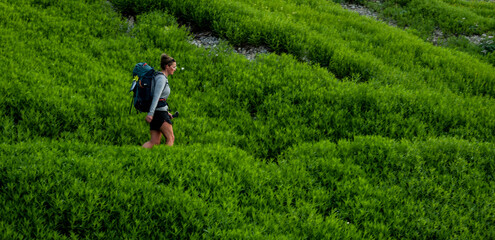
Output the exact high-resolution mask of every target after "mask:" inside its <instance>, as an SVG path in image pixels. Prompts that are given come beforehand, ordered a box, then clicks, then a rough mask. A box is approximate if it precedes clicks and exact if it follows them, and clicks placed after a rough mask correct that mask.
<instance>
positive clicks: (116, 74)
mask: <svg viewBox="0 0 495 240" xmlns="http://www.w3.org/2000/svg"><path fill="white" fill-rule="evenodd" d="M112 2H113V1H112ZM121 2H124V1H121ZM253 2H256V3H259V2H260V1H253ZM163 3H164V2H162V1H144V2H143V4H144V5H139V6H150V5H147V4H158V5H153V7H154V8H155V9H163V8H164V7H165V5H160V4H163ZM194 3H196V4H198V6H209V7H210V8H194V6H192V5H194ZM215 3H218V2H214V1H192V0H191V1H184V2H183V4H180V3H179V2H176V1H174V3H173V4H175V5H173V6H174V7H173V8H171V9H169V11H170V13H171V14H174V15H175V16H177V17H179V18H184V17H185V16H192V17H193V18H194V19H200V20H198V21H201V22H202V23H203V24H206V25H208V24H217V25H218V27H219V28H218V29H221V30H222V31H223V30H225V31H226V34H231V35H229V36H231V37H232V38H238V37H239V38H238V39H242V37H246V36H248V35H249V34H248V35H243V34H245V32H238V30H237V29H236V28H234V27H235V24H233V25H226V24H228V22H226V23H222V22H211V19H214V17H215V14H221V12H216V10H219V9H220V10H222V11H224V10H229V11H230V12H233V13H237V12H236V11H237V10H236V8H237V7H239V6H241V7H243V6H250V7H249V8H247V9H245V10H244V13H246V14H253V16H257V14H260V13H264V12H263V11H260V10H259V9H261V8H262V6H258V5H256V6H255V5H253V4H251V5H250V4H248V2H247V1H242V2H241V1H239V2H231V3H232V5H225V6H223V7H221V8H218V9H217V8H216V6H217V5H215ZM263 3H264V2H263ZM320 3H321V1H319V0H314V1H291V2H289V3H287V5H282V2H280V1H273V2H266V3H264V4H265V5H264V6H263V8H265V9H270V10H269V11H270V12H273V15H268V17H267V19H269V20H270V21H273V22H274V23H283V25H286V26H285V27H284V28H280V29H278V28H277V26H278V25H276V24H273V25H269V26H268V27H269V28H270V29H272V30H274V31H275V30H276V31H275V34H272V35H270V34H266V33H263V32H262V31H259V32H257V34H256V35H251V36H248V38H249V40H248V41H252V42H253V43H263V41H268V42H271V43H273V46H275V45H277V44H278V46H279V47H280V49H283V48H284V47H285V46H289V47H290V49H291V51H293V52H291V53H293V54H294V55H296V56H294V55H291V54H281V55H276V54H267V55H263V56H258V57H257V58H256V60H253V61H250V60H247V59H245V58H244V57H243V56H241V55H238V54H234V53H233V52H232V51H231V50H232V47H231V46H229V45H228V44H226V43H225V42H224V43H222V44H220V46H219V47H217V48H213V49H202V48H196V47H195V46H193V45H191V44H189V43H188V40H189V39H190V38H191V36H190V35H189V33H188V32H187V29H185V28H183V27H179V26H178V24H177V21H176V17H174V16H172V15H171V14H168V13H166V12H162V11H152V12H147V13H144V14H139V15H137V16H136V19H135V20H136V21H135V23H134V25H133V26H132V27H131V26H129V25H128V23H129V21H128V20H125V19H122V17H121V16H120V15H119V14H117V13H116V12H115V11H114V9H113V8H112V7H111V6H112V5H111V4H109V2H107V1H100V0H91V1H90V0H87V1H75V2H74V1H69V0H59V1H40V0H22V1H12V0H7V1H5V2H2V3H0V13H1V14H0V24H1V27H0V40H1V41H2V46H1V48H0V49H1V51H2V53H3V54H0V60H1V61H2V62H3V64H2V65H0V71H1V72H2V73H3V75H2V79H1V80H0V81H1V85H2V88H0V95H2V98H0V114H1V115H0V133H1V134H0V139H1V141H2V144H0V159H1V160H0V234H1V235H0V236H1V237H0V238H3V239H31V238H35V239H36V238H40V239H45V238H48V239H68V238H72V239H79V238H88V239H94V238H104V239H113V238H131V239H132V238H166V239H170V238H171V239H183V238H194V239H198V238H206V239H211V238H219V239H240V238H256V239H300V238H311V239H377V238H378V239H455V238H459V239H466V238H469V239H490V238H493V237H494V229H493V215H494V213H493V209H492V207H491V206H492V205H493V198H492V197H491V196H492V195H493V188H492V185H493V181H494V179H493V171H494V164H493V159H494V158H495V156H494V154H495V153H494V149H495V148H494V146H493V142H494V139H493V137H494V135H495V134H494V129H495V120H494V119H495V116H494V114H495V109H494V107H495V104H493V98H491V97H489V96H474V95H477V94H474V93H476V92H477V91H486V92H489V91H490V90H489V89H491V88H490V87H492V85H490V84H491V82H485V83H484V84H486V86H480V87H479V88H478V89H476V90H470V89H471V88H475V87H474V86H478V85H479V84H480V83H481V82H476V83H473V84H471V83H470V81H473V82H475V81H478V80H480V79H483V78H479V79H478V78H477V79H471V78H469V76H471V75H470V74H471V73H469V72H464V71H463V70H462V71H461V70H459V71H457V70H458V69H459V66H460V65H462V64H466V62H468V61H470V59H469V58H465V55H463V54H459V53H456V52H451V53H447V52H445V51H443V50H437V49H436V48H434V47H432V46H426V45H422V44H420V43H419V42H414V41H416V40H417V39H416V40H414V39H415V38H414V37H411V36H409V35H404V36H406V38H405V39H401V38H397V39H395V40H392V38H391V39H390V41H391V42H392V43H393V44H396V45H397V48H391V49H399V48H401V47H402V46H404V45H403V43H402V42H403V41H407V40H410V39H412V40H413V41H412V42H413V44H412V45H414V43H415V44H417V45H414V47H412V48H410V49H404V51H405V52H406V53H404V54H403V55H400V56H401V57H403V58H407V57H408V56H413V55H414V56H416V55H417V58H414V59H415V60H413V61H422V62H421V64H420V65H414V64H411V62H408V61H404V63H395V62H397V61H399V60H400V59H401V57H398V56H397V55H394V54H392V51H394V50H390V49H389V50H387V51H377V52H380V53H381V54H382V56H381V57H379V58H378V57H373V56H374V54H375V52H373V53H372V51H371V52H364V53H363V52H362V51H361V50H360V49H362V48H365V47H366V46H373V44H378V43H379V42H380V41H381V40H380V39H381V36H382V35H381V34H385V33H384V32H381V31H380V30H379V27H377V25H374V24H370V22H368V21H364V22H363V23H360V22H359V21H351V20H349V19H348V18H349V16H351V17H352V16H354V15H347V14H346V13H344V12H342V11H341V10H339V8H337V7H335V5H332V4H329V5H320ZM125 4H130V5H131V6H132V8H129V9H135V8H136V7H138V4H135V2H133V1H127V2H126V3H125ZM188 4H189V5H188ZM208 4H209V5H208ZM277 4H278V5H277ZM299 5H300V6H301V9H305V11H302V12H300V13H298V14H302V16H298V17H295V16H291V18H290V19H289V18H285V17H284V15H285V14H286V13H287V12H285V11H292V9H291V8H293V7H294V6H299ZM167 7H170V6H167ZM277 8H284V9H285V10H283V9H280V10H281V11H278V10H277V11H275V10H276V9H277ZM318 8H321V9H324V10H325V12H327V13H325V14H323V13H322V14H321V15H318V14H316V15H315V16H320V17H322V18H321V22H322V23H324V22H325V20H328V19H327V17H329V16H332V15H336V16H341V17H342V19H341V20H344V19H347V21H346V22H345V24H343V25H346V24H349V30H348V31H344V30H342V29H339V30H337V29H338V28H329V29H328V30H329V34H331V35H323V34H321V35H318V36H317V37H315V38H314V39H313V40H315V42H314V43H313V44H315V45H314V46H313V45H312V43H311V42H304V43H305V44H307V45H308V46H309V47H311V48H312V52H311V51H307V50H308V49H309V48H306V47H302V46H303V45H301V44H300V43H299V42H298V41H299V40H301V41H303V40H304V38H301V39H298V38H290V37H286V38H278V35H281V34H283V33H284V31H289V32H291V34H292V35H297V33H301V32H302V33H303V35H306V34H307V35H308V36H309V35H311V34H319V33H320V32H322V30H323V29H324V28H322V27H321V25H317V24H315V25H309V24H308V25H305V24H300V25H301V26H300V27H294V28H291V26H295V25H293V23H294V22H300V23H304V16H305V15H306V14H309V15H306V16H312V15H310V13H312V11H313V10H312V9H318ZM195 9H199V10H198V11H196V10H195ZM137 10H139V11H137ZM137 10H136V12H134V13H132V12H130V13H128V14H137V13H138V12H141V11H143V10H142V9H137ZM327 10H328V11H327ZM186 11H190V12H186ZM314 11H316V10H314ZM178 13H181V14H182V15H180V14H178ZM183 13H187V14H190V15H186V14H183ZM209 14H212V16H209ZM291 14H292V13H291ZM196 15H197V16H196ZM262 15H263V14H262ZM295 15H297V14H295ZM228 16H229V17H230V18H232V20H235V21H237V23H239V24H241V23H242V24H244V23H246V22H242V21H239V19H236V16H235V14H230V15H228ZM240 17H242V16H237V18H240ZM294 19H298V20H294ZM332 19H333V18H332ZM265 20H266V19H265ZM336 20H337V19H336ZM181 21H183V19H181ZM247 22H248V23H251V25H252V26H250V24H247V25H239V26H238V27H240V26H250V27H251V28H250V31H252V32H254V31H255V30H256V27H258V25H256V24H257V22H256V21H254V20H253V19H248V20H247ZM343 25H338V26H339V27H342V26H343ZM367 26H369V28H368V27H367ZM222 27H227V28H222ZM343 29H344V28H343ZM391 31H396V30H391ZM353 32H354V33H361V32H366V34H354V33H353ZM395 34H397V36H402V35H401V34H402V33H397V32H393V34H392V35H394V36H396V35H395ZM287 36H288V35H287ZM326 36H334V37H335V39H337V40H335V42H331V41H329V40H328V39H327V40H325V39H326ZM373 37H375V38H373ZM263 39H264V40H263ZM330 39H333V38H330ZM338 39H344V40H345V41H344V40H342V41H341V40H338ZM371 43H372V44H371ZM320 44H321V45H323V46H327V47H325V48H322V49H323V50H321V51H322V52H325V51H327V52H326V53H319V52H318V51H317V47H316V46H319V45H320ZM369 44H370V45H369ZM384 48H385V47H384ZM408 51H409V52H408ZM163 52H166V53H168V54H170V55H171V56H173V57H175V58H176V60H177V65H178V69H179V70H178V71H177V72H176V74H175V75H174V76H171V77H170V85H171V88H172V95H171V97H170V99H169V102H170V105H171V108H172V110H179V111H180V112H181V116H180V118H179V119H176V120H174V130H175V135H176V145H175V146H174V147H172V148H170V147H166V146H156V147H155V148H154V149H153V150H151V151H148V150H144V149H141V148H140V147H139V145H141V144H142V143H143V142H144V141H146V140H148V138H149V136H148V134H149V132H148V126H147V125H146V123H145V122H144V114H135V113H131V114H129V107H130V100H131V96H130V93H129V92H128V89H129V86H130V83H131V74H130V72H131V70H132V67H133V66H134V64H135V63H136V62H140V61H146V62H148V63H150V64H151V65H152V66H155V67H157V66H158V65H159V59H158V57H159V56H160V54H161V53H163ZM282 52H283V51H282ZM287 52H290V51H287ZM299 53H300V54H308V55H310V56H313V57H316V56H318V57H320V58H321V59H322V60H321V61H322V62H324V61H336V60H335V58H332V57H334V56H337V57H339V59H340V60H339V61H336V62H335V64H332V65H328V67H326V68H322V67H321V66H319V64H308V63H307V62H305V61H302V62H301V61H298V60H301V59H300V58H301V56H302V55H298V54H299ZM356 54H358V55H359V57H355V58H351V57H352V56H354V55H356ZM330 55H331V56H332V57H329V56H330ZM444 57H446V58H448V59H451V60H452V61H455V60H457V59H462V61H460V62H461V63H459V64H457V65H456V64H450V63H451V60H445V61H444V60H442V58H444ZM389 58H390V60H385V59H389ZM387 61H388V62H387ZM384 62H385V63H387V64H389V65H381V64H382V63H384ZM449 64H450V65H449ZM363 66H365V67H364V68H363ZM423 66H427V68H423ZM439 66H441V67H442V68H444V69H446V70H445V71H446V72H442V71H434V69H436V68H437V67H439ZM469 66H471V65H469ZM469 66H468V67H466V68H469ZM329 70H330V71H331V72H330V71H329ZM406 70H407V71H409V70H411V72H407V71H406ZM447 70H449V71H450V70H452V71H451V73H450V72H448V71H447ZM472 71H473V72H478V74H480V75H483V76H484V77H487V76H491V75H490V74H491V72H490V71H491V70H490V69H489V68H484V67H483V66H482V67H480V68H474V69H473V70H472ZM332 72H336V74H337V75H338V76H339V77H344V79H338V78H337V77H335V75H334V74H333V73H332ZM432 72H433V73H432ZM376 73H379V75H383V76H385V77H384V78H383V79H382V80H376V81H374V80H373V81H370V80H369V78H371V77H372V76H373V75H374V74H376ZM413 73H421V74H422V75H421V76H422V77H423V78H425V79H427V80H428V81H431V82H428V83H425V82H422V81H419V80H418V79H417V78H412V79H410V80H409V82H407V81H404V82H402V83H400V84H397V83H394V81H395V80H396V79H406V78H407V77H408V76H411V75H410V74H413ZM449 74H450V75H449ZM394 75H397V76H396V77H397V78H393V77H391V76H394ZM458 76H463V78H462V80H459V81H458V82H454V83H450V82H449V81H450V80H448V81H444V82H443V83H441V82H442V81H438V79H442V78H446V79H451V80H452V79H459V78H457V77H458ZM389 77H390V79H389ZM387 79H388V80H387ZM439 82H440V83H439ZM445 84H447V85H448V84H452V85H451V86H450V87H446V85H445ZM446 89H458V90H459V89H467V90H466V91H467V92H470V93H469V94H458V93H454V92H455V91H450V90H446ZM487 89H488V90H487ZM481 95H483V94H481Z"/></svg>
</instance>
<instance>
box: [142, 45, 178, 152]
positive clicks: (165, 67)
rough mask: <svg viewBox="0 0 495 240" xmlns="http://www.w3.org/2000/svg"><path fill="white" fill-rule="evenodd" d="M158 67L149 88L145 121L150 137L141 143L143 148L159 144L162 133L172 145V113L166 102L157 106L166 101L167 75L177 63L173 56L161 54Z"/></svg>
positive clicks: (168, 88)
mask: <svg viewBox="0 0 495 240" xmlns="http://www.w3.org/2000/svg"><path fill="white" fill-rule="evenodd" d="M160 68H161V71H160V72H159V73H158V74H157V75H156V76H155V82H154V84H153V86H152V89H151V90H152V92H153V101H152V102H151V107H150V111H149V112H148V115H147V116H146V122H148V123H149V124H150V135H151V139H150V140H149V141H147V142H145V143H144V144H143V147H144V148H152V147H153V146H154V145H158V144H160V140H161V139H162V134H163V135H164V136H165V138H166V140H167V141H166V144H167V145H169V146H173V145H174V140H175V137H174V130H173V128H172V118H173V115H172V114H170V113H169V112H168V104H164V106H159V102H162V101H164V102H165V103H166V100H167V98H168V96H169V95H170V86H169V84H168V76H170V75H173V74H174V72H175V70H176V69H177V64H176V62H175V60H174V59H173V58H171V57H169V56H168V55H167V54H162V55H161V57H160ZM160 73H162V74H160ZM160 105H163V104H160Z"/></svg>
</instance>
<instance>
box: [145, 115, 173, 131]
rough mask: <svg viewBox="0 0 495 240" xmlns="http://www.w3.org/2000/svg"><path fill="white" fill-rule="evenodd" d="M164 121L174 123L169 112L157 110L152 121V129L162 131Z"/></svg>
mask: <svg viewBox="0 0 495 240" xmlns="http://www.w3.org/2000/svg"><path fill="white" fill-rule="evenodd" d="M164 122H167V123H169V124H170V125H172V119H170V116H169V115H168V112H163V111H156V112H155V115H154V116H153V120H152V121H151V123H150V130H156V131H160V127H162V125H163V123H164Z"/></svg>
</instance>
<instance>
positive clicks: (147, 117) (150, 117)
mask: <svg viewBox="0 0 495 240" xmlns="http://www.w3.org/2000/svg"><path fill="white" fill-rule="evenodd" d="M151 121H153V116H150V115H146V122H148V123H151Z"/></svg>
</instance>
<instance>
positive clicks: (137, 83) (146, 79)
mask: <svg viewBox="0 0 495 240" xmlns="http://www.w3.org/2000/svg"><path fill="white" fill-rule="evenodd" d="M157 74H161V73H160V72H158V71H155V69H154V68H153V67H151V66H150V65H148V64H147V63H145V62H140V63H137V64H136V66H134V69H133V70H132V76H133V77H134V81H133V82H132V86H131V90H130V92H134V94H133V96H132V105H131V109H130V110H129V113H130V112H131V110H132V106H134V108H136V109H137V110H138V111H139V112H149V110H150V106H151V102H152V101H153V92H152V91H151V90H152V86H153V84H154V79H155V76H156V75H157ZM160 103H161V102H160ZM160 103H159V104H158V106H157V107H160Z"/></svg>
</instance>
